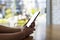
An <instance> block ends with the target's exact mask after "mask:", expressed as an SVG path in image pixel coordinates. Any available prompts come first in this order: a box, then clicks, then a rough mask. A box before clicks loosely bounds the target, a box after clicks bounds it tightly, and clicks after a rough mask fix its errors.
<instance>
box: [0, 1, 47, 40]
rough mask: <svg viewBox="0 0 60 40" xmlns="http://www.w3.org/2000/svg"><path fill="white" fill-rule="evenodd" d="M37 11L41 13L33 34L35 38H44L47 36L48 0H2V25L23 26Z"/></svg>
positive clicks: (0, 6) (0, 17)
mask: <svg viewBox="0 0 60 40" xmlns="http://www.w3.org/2000/svg"><path fill="white" fill-rule="evenodd" d="M37 11H40V15H39V16H38V18H37V19H36V26H35V29H36V31H34V33H33V34H32V35H31V36H33V39H35V40H44V39H45V37H46V13H47V8H46V0H0V25H4V26H7V27H15V26H17V25H20V26H23V25H24V24H25V23H26V22H27V21H28V20H29V19H30V18H31V17H32V16H33V15H34V13H35V12H37ZM12 22H13V23H12Z"/></svg>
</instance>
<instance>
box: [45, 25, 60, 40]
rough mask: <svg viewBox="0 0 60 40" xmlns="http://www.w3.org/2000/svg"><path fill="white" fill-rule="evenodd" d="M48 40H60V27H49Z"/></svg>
mask: <svg viewBox="0 0 60 40" xmlns="http://www.w3.org/2000/svg"><path fill="white" fill-rule="evenodd" d="M46 39H47V40H60V25H50V26H47V37H46Z"/></svg>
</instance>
